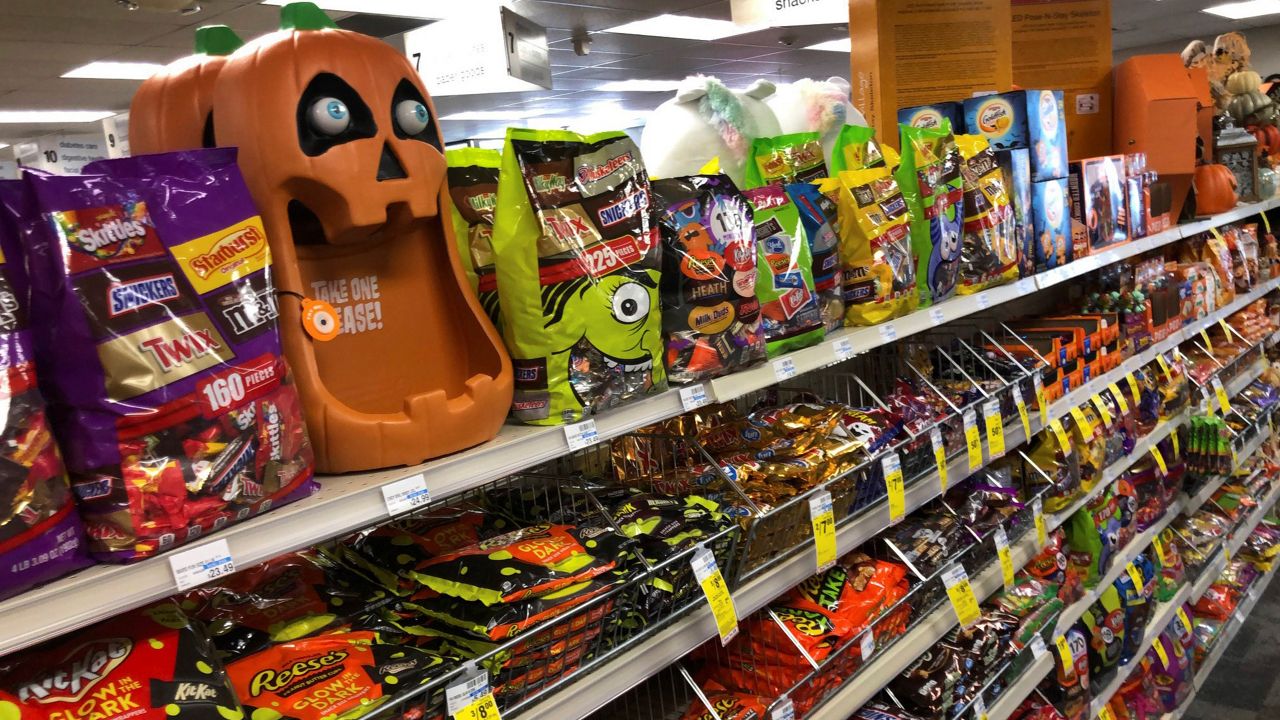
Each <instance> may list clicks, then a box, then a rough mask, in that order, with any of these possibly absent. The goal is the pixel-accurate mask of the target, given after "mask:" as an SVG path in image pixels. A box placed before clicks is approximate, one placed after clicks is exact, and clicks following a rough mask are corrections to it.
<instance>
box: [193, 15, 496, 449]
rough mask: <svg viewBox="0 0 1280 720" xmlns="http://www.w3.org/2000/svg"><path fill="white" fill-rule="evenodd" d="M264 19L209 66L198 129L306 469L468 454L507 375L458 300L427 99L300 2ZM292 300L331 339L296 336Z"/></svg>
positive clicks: (490, 423)
mask: <svg viewBox="0 0 1280 720" xmlns="http://www.w3.org/2000/svg"><path fill="white" fill-rule="evenodd" d="M281 17H282V23H281V27H282V28H283V29H282V30H280V31H278V32H275V33H271V34H269V35H266V36H263V37H260V38H258V39H256V40H254V41H252V42H251V43H249V44H248V45H246V46H245V47H243V48H241V50H239V51H237V52H236V53H234V54H233V55H231V56H230V57H229V58H228V59H227V61H226V63H225V65H223V67H222V70H221V72H220V73H219V74H218V80H217V84H216V87H215V88H214V93H213V124H214V126H215V127H216V129H217V130H216V132H217V141H218V143H219V144H221V145H232V146H236V147H238V148H239V163H240V166H241V168H242V170H243V172H244V175H245V180H246V181H247V183H248V185H249V188H250V191H251V192H252V194H253V198H254V200H255V202H256V203H257V205H258V207H259V209H260V211H261V213H262V218H263V220H264V223H265V225H266V228H267V234H268V238H269V240H270V245H271V252H272V255H273V257H274V264H275V272H276V275H277V278H278V279H279V285H280V287H281V289H282V293H281V296H280V327H281V331H282V336H283V341H284V345H285V350H286V352H287V354H288V358H289V360H290V362H291V364H292V365H293V368H294V371H295V373H296V374H297V375H298V378H299V383H298V384H299V388H300V390H301V391H302V396H303V400H304V404H305V406H306V410H307V420H308V425H309V426H310V428H311V432H312V438H313V441H314V444H315V446H316V458H317V466H318V468H319V469H323V470H325V471H330V472H337V471H347V470H358V469H368V468H372V467H380V466H388V465H402V464H413V463H417V462H421V461H422V460H424V459H426V458H429V457H435V456H438V455H443V454H447V453H450V452H455V451H457V450H460V449H462V448H465V447H468V446H470V445H475V444H477V443H480V442H483V441H485V440H487V439H489V438H490V437H492V436H493V435H494V434H496V432H497V430H498V428H499V427H500V426H501V423H502V420H503V417H504V416H505V414H506V409H507V406H508V404H509V402H510V396H511V370H510V362H509V360H508V358H507V356H506V354H505V352H504V351H503V349H502V346H501V343H500V341H499V339H498V337H497V335H496V333H495V331H494V330H493V327H492V325H491V324H490V323H489V322H488V320H487V319H484V312H483V310H482V309H481V308H480V306H479V304H478V302H477V301H476V299H475V296H474V295H473V294H472V293H471V292H470V289H469V288H467V287H466V280H465V276H464V275H463V272H462V269H461V266H460V264H459V260H458V257H457V247H456V243H455V241H454V239H453V237H452V232H453V230H452V224H451V222H450V219H449V205H448V202H449V196H448V192H447V188H446V187H445V158H444V152H443V142H442V140H441V135H440V131H439V129H438V127H437V125H436V122H435V112H434V109H433V108H432V105H431V100H430V98H429V97H428V95H427V92H426V89H425V88H424V87H423V85H422V82H421V80H420V79H419V77H418V75H417V73H416V72H415V70H414V68H413V66H412V65H411V64H410V62H409V60H408V58H406V57H405V56H404V55H403V54H401V53H399V52H397V51H396V50H395V49H394V48H392V47H391V46H389V45H387V44H386V43H384V42H382V41H381V40H378V39H376V38H373V37H369V36H366V35H362V34H359V33H355V32H350V31H347V30H340V29H338V28H337V27H336V26H335V25H334V24H333V22H332V21H331V20H329V18H328V16H326V15H325V14H324V13H323V12H322V11H321V10H319V9H318V8H316V7H315V6H314V5H312V4H311V3H294V4H292V5H288V6H285V7H284V8H283V9H282V11H281ZM304 298H306V299H309V300H318V301H323V302H326V303H329V305H331V306H332V307H333V315H334V316H336V319H337V321H338V327H337V332H336V335H334V336H332V339H331V340H323V339H322V337H321V336H320V335H327V333H321V334H320V335H309V334H308V333H306V332H304V329H303V302H302V301H303V299H304ZM311 307H315V306H311Z"/></svg>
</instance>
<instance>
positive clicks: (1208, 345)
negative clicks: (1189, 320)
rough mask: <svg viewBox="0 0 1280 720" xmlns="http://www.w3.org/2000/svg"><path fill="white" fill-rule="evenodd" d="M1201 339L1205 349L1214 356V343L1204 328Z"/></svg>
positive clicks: (1201, 331) (1201, 329)
mask: <svg viewBox="0 0 1280 720" xmlns="http://www.w3.org/2000/svg"><path fill="white" fill-rule="evenodd" d="M1200 339H1201V340H1204V349H1205V350H1208V351H1209V354H1210V355H1212V354H1213V341H1212V340H1210V339H1209V331H1208V330H1205V329H1204V328H1200Z"/></svg>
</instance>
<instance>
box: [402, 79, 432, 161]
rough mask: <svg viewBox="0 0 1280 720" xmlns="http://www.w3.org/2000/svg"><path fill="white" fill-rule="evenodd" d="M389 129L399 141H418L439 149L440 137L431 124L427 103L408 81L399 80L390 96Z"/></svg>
mask: <svg viewBox="0 0 1280 720" xmlns="http://www.w3.org/2000/svg"><path fill="white" fill-rule="evenodd" d="M391 128H392V130H394V131H395V134H396V137H398V138H400V139H401V140H418V141H421V142H424V143H427V144H428V145H432V146H434V147H435V148H436V149H437V150H439V149H440V135H439V134H438V133H437V132H436V124H435V123H433V122H431V111H430V110H429V109H427V101H426V100H425V99H423V97H422V93H420V92H418V88H416V87H414V86H413V83H411V82H409V81H408V80H401V81H400V84H399V85H397V86H396V92H395V94H394V95H392V96H391Z"/></svg>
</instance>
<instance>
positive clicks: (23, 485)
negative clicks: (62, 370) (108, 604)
mask: <svg viewBox="0 0 1280 720" xmlns="http://www.w3.org/2000/svg"><path fill="white" fill-rule="evenodd" d="M30 200H31V198H30V195H29V194H28V193H27V191H26V186H25V185H23V184H22V183H21V182H20V181H17V180H13V181H5V182H0V203H2V204H3V205H4V209H0V401H2V402H3V405H2V407H3V408H4V410H3V412H2V413H0V599H4V598H6V597H9V596H10V595H16V594H18V593H20V592H22V591H23V590H26V589H27V588H29V587H32V586H34V585H37V584H39V583H42V582H45V581H48V580H52V579H54V578H56V577H59V576H61V575H65V574H67V573H69V572H71V571H73V570H78V569H79V568H82V567H84V566H85V565H87V564H89V557H88V553H87V545H86V541H85V536H84V528H83V526H82V525H81V523H80V516H79V515H78V514H77V513H76V510H75V501H74V498H73V497H72V494H71V485H70V483H69V482H68V480H67V473H66V469H65V468H63V466H62V456H61V455H60V454H59V453H58V448H57V445H56V444H55V443H54V441H53V430H52V429H51V427H50V424H49V419H48V415H47V413H46V408H45V402H44V397H43V396H42V395H41V394H40V389H39V387H38V386H37V385H36V365H35V355H34V348H33V342H32V337H31V334H32V330H31V326H30V324H29V319H28V312H27V308H28V306H29V304H30V286H29V285H28V283H27V280H26V268H25V265H24V257H23V255H22V246H21V242H20V240H19V237H18V230H17V226H16V224H15V222H14V220H15V219H16V217H15V216H14V215H12V214H11V212H21V213H25V212H28V211H29V203H30ZM10 208H12V210H10Z"/></svg>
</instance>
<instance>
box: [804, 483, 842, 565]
mask: <svg viewBox="0 0 1280 720" xmlns="http://www.w3.org/2000/svg"><path fill="white" fill-rule="evenodd" d="M809 519H810V521H811V522H812V523H813V547H814V549H815V550H816V551H817V557H818V572H823V571H826V570H828V569H830V568H832V567H833V566H835V564H836V557H837V556H838V555H839V551H837V550H836V513H835V510H834V509H833V507H832V504H831V493H829V492H827V491H825V490H824V491H822V492H819V493H817V494H815V495H814V496H813V497H811V498H809Z"/></svg>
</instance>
